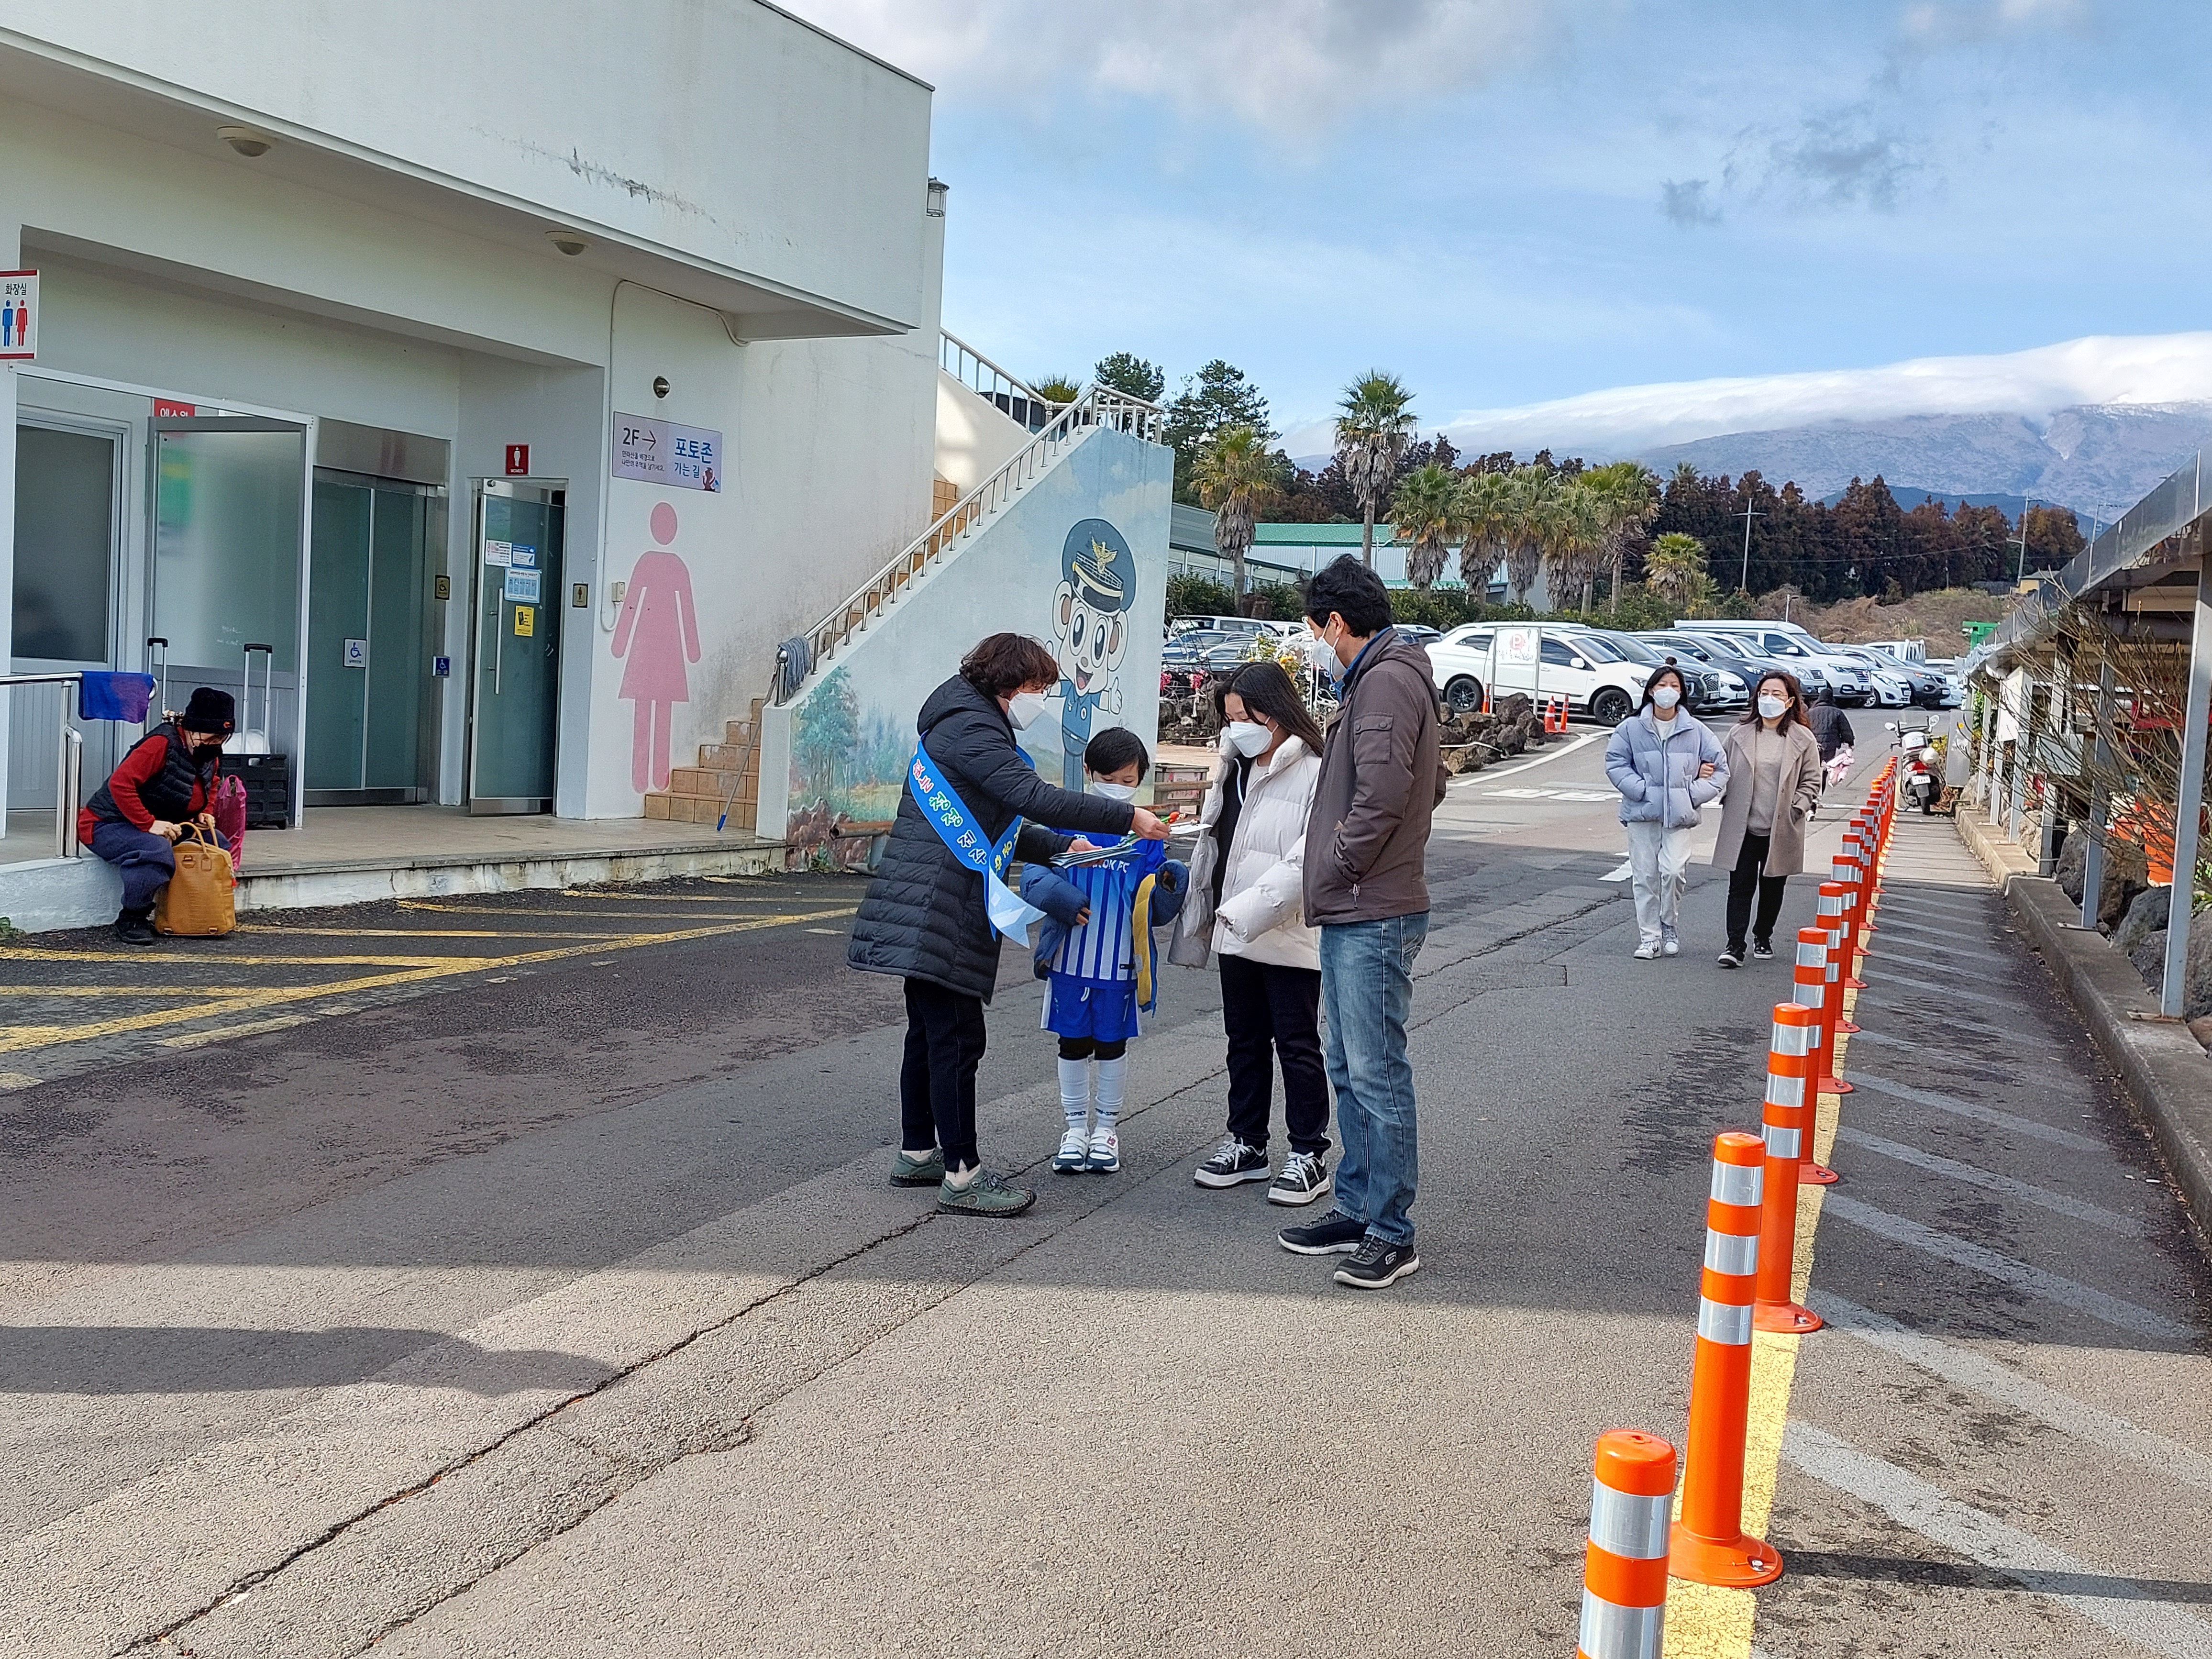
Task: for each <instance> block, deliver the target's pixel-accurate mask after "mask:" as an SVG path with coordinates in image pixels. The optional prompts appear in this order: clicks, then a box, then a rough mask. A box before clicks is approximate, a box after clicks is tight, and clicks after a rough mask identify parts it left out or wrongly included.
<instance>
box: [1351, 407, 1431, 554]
mask: <svg viewBox="0 0 2212 1659" xmlns="http://www.w3.org/2000/svg"><path fill="white" fill-rule="evenodd" d="M1412 404H1413V392H1412V390H1411V389H1410V388H1408V387H1407V385H1406V383H1405V382H1404V381H1403V380H1400V379H1399V378H1398V377H1397V376H1396V375H1395V374H1384V373H1383V371H1382V370H1381V369H1379V368H1370V369H1369V370H1368V371H1367V373H1366V374H1363V375H1361V376H1360V377H1359V378H1358V380H1354V381H1353V382H1352V384H1351V385H1350V386H1346V387H1345V389H1344V400H1343V401H1342V402H1341V403H1340V404H1338V405H1337V408H1338V409H1339V410H1341V411H1342V412H1341V413H1340V414H1339V415H1338V416H1337V417H1336V458H1337V459H1338V460H1339V461H1340V462H1341V463H1342V464H1343V466H1344V477H1345V481H1346V483H1349V484H1350V485H1351V486H1352V494H1353V495H1355V496H1357V497H1358V501H1359V513H1360V526H1361V529H1360V533H1359V556H1360V558H1361V560H1362V561H1363V562H1364V563H1366V564H1367V565H1369V566H1370V567H1372V566H1373V564H1374V562H1375V509H1376V507H1379V506H1380V505H1381V504H1382V501H1383V493H1384V492H1385V491H1386V490H1388V489H1389V488H1390V484H1391V481H1392V480H1393V479H1395V477H1397V476H1398V463H1399V461H1400V459H1402V458H1403V457H1404V455H1405V453H1406V446H1407V444H1408V443H1410V442H1411V441H1413V412H1412Z"/></svg>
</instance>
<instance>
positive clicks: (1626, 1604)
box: [1575, 1429, 1674, 1659]
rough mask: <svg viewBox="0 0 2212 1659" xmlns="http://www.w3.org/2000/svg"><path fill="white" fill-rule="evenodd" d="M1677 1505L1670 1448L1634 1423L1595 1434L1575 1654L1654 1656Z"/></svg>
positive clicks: (1595, 1658)
mask: <svg viewBox="0 0 2212 1659" xmlns="http://www.w3.org/2000/svg"><path fill="white" fill-rule="evenodd" d="M1672 1510H1674V1447H1672V1446H1671V1445H1669V1444H1668V1443H1667V1442H1665V1441H1664V1440H1662V1439H1661V1438H1660V1437H1658V1436H1657V1435H1656V1434H1644V1433H1640V1432H1639V1431H1637V1430H1634V1429H1614V1430H1613V1431H1611V1432H1609V1433H1606V1434H1601V1435H1600V1436H1599V1437H1598V1440H1597V1474H1596V1475H1595V1478H1594V1479H1593V1480H1591V1482H1590V1524H1589V1552H1588V1553H1587V1554H1586V1555H1585V1556H1584V1558H1583V1623H1582V1633H1581V1636H1580V1638H1578V1639H1577V1642H1576V1644H1575V1652H1576V1653H1577V1655H1579V1656H1580V1659H1659V1649H1660V1645H1661V1644H1660V1635H1661V1627H1662V1624H1663V1622H1664V1620H1665V1619H1666V1617H1667V1534H1668V1516H1669V1514H1670V1513H1671V1512H1672Z"/></svg>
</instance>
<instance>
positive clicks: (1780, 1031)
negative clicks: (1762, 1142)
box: [1751, 1002, 1820, 1332]
mask: <svg viewBox="0 0 2212 1659" xmlns="http://www.w3.org/2000/svg"><path fill="white" fill-rule="evenodd" d="M1819 1033H1820V1016H1819V1015H1818V1014H1816V1013H1815V1012H1814V1011H1813V1010H1812V1009H1810V1008H1808V1007H1806V1006H1803V1005H1802V1004H1801V1003H1796V1002H1784V1003H1779V1004H1778V1005H1776V1007H1775V1010H1774V1035H1773V1036H1772V1037H1771V1039H1769V1041H1768V1044H1767V1051H1766V1109H1765V1126H1766V1171H1765V1176H1763V1178H1762V1184H1761V1186H1760V1189H1759V1297H1758V1302H1757V1304H1756V1306H1755V1307H1754V1309H1753V1312H1752V1316H1751V1322H1752V1324H1753V1326H1754V1327H1755V1328H1758V1329H1759V1330H1762V1331H1796V1332H1804V1331H1817V1330H1819V1329H1820V1315H1818V1314H1816V1313H1814V1312H1813V1311H1812V1310H1810V1309H1809V1308H1804V1307H1801V1306H1799V1305H1798V1304H1796V1302H1794V1301H1792V1300H1791V1299H1790V1275H1791V1273H1793V1272H1795V1271H1796V1265H1797V1170H1798V1164H1799V1160H1801V1159H1802V1158H1805V1157H1806V1156H1807V1150H1806V1149H1807V1146H1808V1143H1809V1142H1810V1141H1811V1139H1812V1135H1811V1133H1809V1130H1810V1127H1811V1126H1810V1125H1809V1124H1808V1121H1807V1119H1808V1117H1810V1115H1811V1114H1810V1113H1809V1112H1808V1110H1807V1109H1806V1108H1807V1100H1806V1095H1805V1073H1806V1068H1807V1066H1808V1065H1809V1064H1810V1063H1811V1062H1810V1060H1809V1058H1808V1057H1809V1056H1810V1055H1811V1054H1814V1053H1815V1052H1817V1051H1815V1050H1814V1048H1813V1046H1812V1040H1813V1039H1814V1037H1815V1036H1818V1035H1819Z"/></svg>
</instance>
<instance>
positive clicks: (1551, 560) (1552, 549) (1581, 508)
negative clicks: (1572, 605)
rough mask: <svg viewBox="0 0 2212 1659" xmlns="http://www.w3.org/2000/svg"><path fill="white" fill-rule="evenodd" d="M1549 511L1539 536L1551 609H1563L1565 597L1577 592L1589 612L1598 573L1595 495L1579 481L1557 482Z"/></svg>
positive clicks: (1570, 479) (1584, 610) (1567, 479)
mask: <svg viewBox="0 0 2212 1659" xmlns="http://www.w3.org/2000/svg"><path fill="white" fill-rule="evenodd" d="M1555 483H1557V486H1558V488H1557V491H1556V493H1555V494H1554V495H1553V500H1552V507H1551V511H1550V512H1549V513H1547V515H1546V516H1545V519H1544V523H1543V530H1542V534H1541V537H1540V538H1539V539H1540V542H1541V547H1542V557H1543V561H1544V571H1545V574H1546V575H1547V577H1548V578H1549V580H1548V581H1547V583H1546V586H1547V587H1548V588H1549V589H1550V590H1551V595H1552V608H1553V610H1555V611H1564V610H1565V609H1566V608H1567V607H1566V604H1565V599H1566V596H1567V595H1568V594H1570V593H1572V592H1575V591H1576V590H1577V589H1580V590H1581V592H1582V599H1583V613H1584V614H1585V615H1587V614H1588V613H1589V591H1590V584H1591V582H1592V581H1593V580H1595V577H1596V574H1597V556H1598V525H1599V520H1600V516H1601V515H1600V511H1599V507H1598V501H1597V495H1596V493H1595V491H1594V490H1592V489H1590V488H1589V486H1588V485H1586V484H1585V483H1583V481H1582V480H1581V479H1580V478H1562V479H1559V480H1556V481H1555Z"/></svg>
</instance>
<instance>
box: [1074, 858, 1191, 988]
mask: <svg viewBox="0 0 2212 1659" xmlns="http://www.w3.org/2000/svg"><path fill="white" fill-rule="evenodd" d="M1166 862H1167V843H1166V842H1158V841H1148V842H1139V844H1138V845H1137V846H1136V847H1135V848H1133V850H1131V851H1130V852H1127V853H1125V854H1122V855H1121V857H1120V858H1115V859H1107V860H1102V861H1101V862H1099V863H1097V864H1079V865H1077V866H1074V867H1073V868H1072V869H1067V870H1062V871H1060V872H1059V873H1060V875H1062V876H1064V877H1066V878H1067V879H1068V880H1069V881H1071V882H1073V884H1075V885H1076V886H1078V887H1079V888H1081V889H1082V890H1083V896H1084V898H1085V900H1086V901H1087V902H1089V904H1090V906H1091V920H1090V921H1086V922H1085V923H1083V924H1082V926H1080V927H1073V928H1070V929H1069V930H1068V934H1067V938H1066V939H1065V940H1064V941H1062V943H1061V945H1060V953H1059V954H1058V955H1057V956H1055V957H1053V959H1052V971H1053V972H1054V974H1057V975H1060V976H1062V977H1063V978H1066V979H1075V980H1082V981H1085V982H1086V983H1088V984H1092V985H1121V984H1126V983H1127V982H1128V981H1131V980H1133V979H1134V978H1136V976H1137V968H1136V961H1135V958H1134V956H1133V952H1132V949H1131V945H1132V932H1133V912H1134V910H1135V908H1136V903H1137V889H1138V887H1139V885H1140V884H1142V883H1143V881H1144V879H1145V878H1146V876H1149V875H1152V874H1155V873H1157V872H1158V870H1159V867H1160V866H1162V865H1163V864H1164V863H1166Z"/></svg>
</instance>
